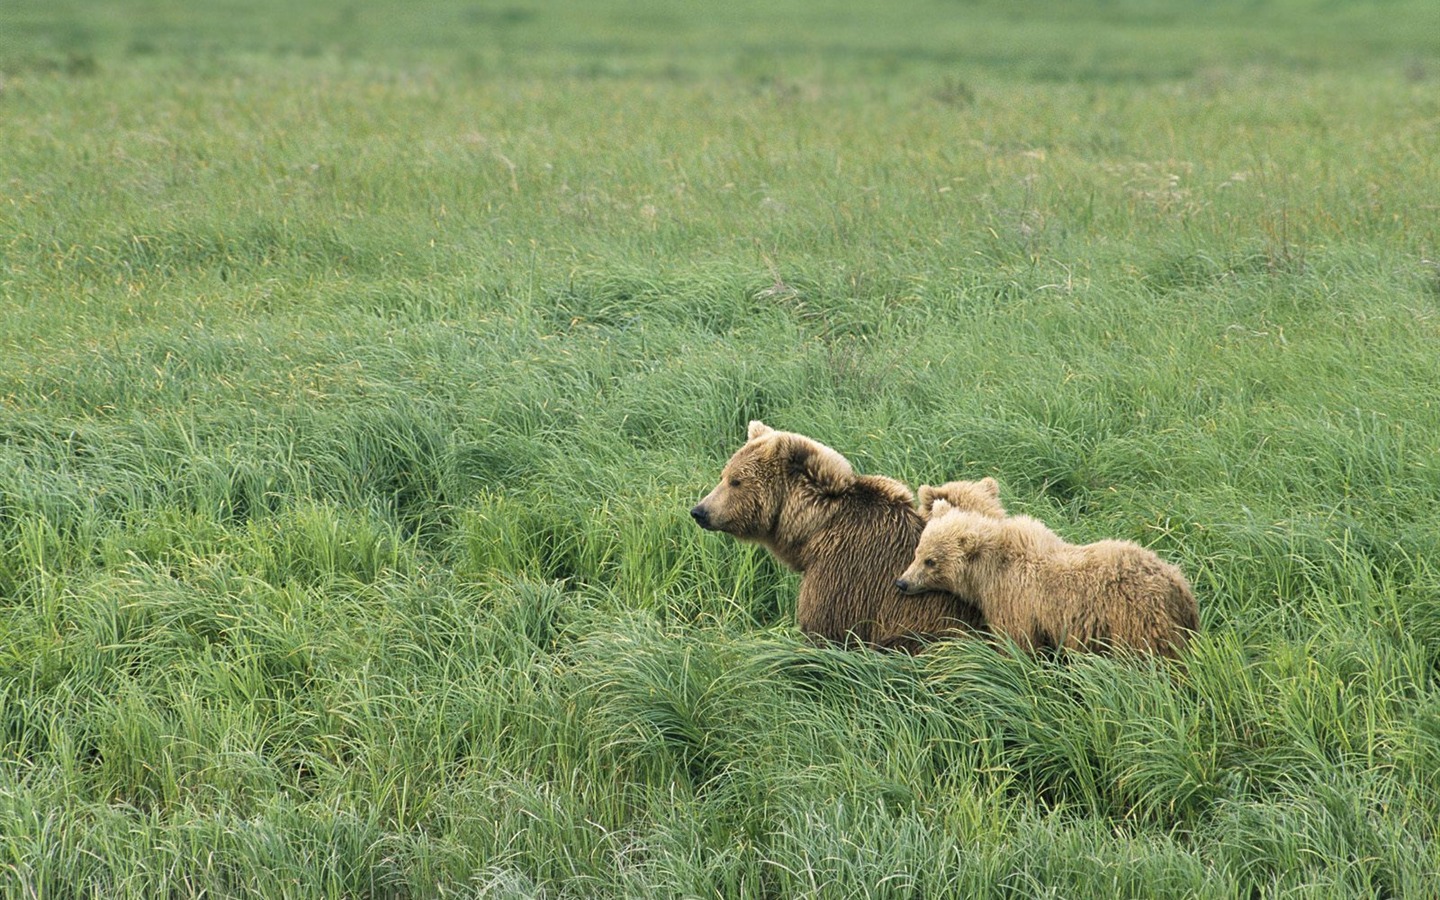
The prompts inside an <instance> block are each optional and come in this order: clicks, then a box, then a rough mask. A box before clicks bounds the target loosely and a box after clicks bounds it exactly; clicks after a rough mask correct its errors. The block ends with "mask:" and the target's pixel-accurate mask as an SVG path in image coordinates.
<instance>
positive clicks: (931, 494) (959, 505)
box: [919, 477, 1005, 519]
mask: <svg viewBox="0 0 1440 900" xmlns="http://www.w3.org/2000/svg"><path fill="white" fill-rule="evenodd" d="M919 497H920V516H921V517H922V518H925V519H929V518H930V516H931V510H932V509H933V508H934V506H935V501H936V500H944V501H945V502H946V503H949V504H950V506H951V507H952V508H954V509H962V510H965V511H967V512H975V513H980V514H981V515H983V516H989V517H991V518H992V519H1003V518H1005V507H1004V506H1001V505H1000V485H999V483H998V482H996V481H995V479H993V478H988V477H987V478H982V479H980V480H979V481H947V482H946V483H944V484H942V485H940V486H939V487H931V486H930V485H928V484H922V485H920V494H919Z"/></svg>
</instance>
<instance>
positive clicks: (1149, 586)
mask: <svg viewBox="0 0 1440 900" xmlns="http://www.w3.org/2000/svg"><path fill="white" fill-rule="evenodd" d="M895 585H896V587H898V588H899V589H900V591H901V592H903V593H906V594H911V593H917V592H928V591H933V590H937V589H938V590H943V591H949V592H952V593H955V594H959V595H961V596H963V597H965V598H967V599H968V600H970V601H971V602H973V603H974V604H975V605H976V606H978V607H979V609H980V612H981V614H982V615H983V616H984V617H985V620H986V622H987V623H988V625H989V626H990V630H991V632H992V633H994V634H995V635H996V636H997V637H1006V638H1009V639H1010V640H1013V641H1014V642H1015V643H1016V644H1017V645H1019V646H1020V647H1023V648H1025V649H1027V650H1031V651H1035V650H1042V649H1065V650H1086V651H1094V652H1107V651H1110V650H1117V651H1119V650H1125V651H1130V652H1141V653H1156V654H1159V655H1161V656H1167V657H1175V656H1178V655H1179V654H1180V653H1181V652H1182V651H1183V650H1184V648H1185V646H1186V644H1187V643H1188V641H1189V636H1190V634H1191V633H1192V632H1194V631H1197V630H1198V629H1199V627H1200V616H1199V610H1198V607H1197V606H1196V603H1195V595H1194V594H1193V593H1192V592H1191V590H1190V584H1189V582H1187V581H1186V580H1185V576H1184V575H1183V574H1182V573H1181V571H1180V569H1179V568H1177V567H1176V566H1173V565H1171V564H1170V563H1167V562H1165V561H1163V560H1162V559H1160V557H1158V556H1156V555H1155V553H1153V552H1152V551H1150V550H1147V549H1145V548H1144V547H1141V546H1140V545H1139V544H1136V543H1133V542H1131V541H1117V540H1104V541H1097V542H1096V543H1093V544H1084V545H1076V544H1071V543H1068V542H1066V541H1065V540H1064V539H1063V538H1061V537H1060V536H1059V535H1057V534H1056V533H1055V532H1053V531H1051V530H1050V529H1049V528H1047V527H1046V526H1045V524H1044V523H1043V522H1040V521H1038V520H1036V519H1032V518H1030V517H1028V516H1009V517H996V516H993V515H989V514H987V513H984V512H976V511H974V510H973V509H962V508H957V507H955V506H953V505H952V504H951V503H950V502H949V501H947V500H946V499H944V498H943V497H940V498H935V499H934V500H933V502H932V504H931V506H930V511H929V521H928V522H927V523H926V525H925V530H924V532H923V533H922V535H921V537H920V543H919V545H918V546H917V547H916V549H915V556H914V558H913V560H912V561H911V563H910V566H909V568H907V569H906V570H905V572H904V573H903V574H901V576H900V577H899V579H897V580H896V582H895Z"/></svg>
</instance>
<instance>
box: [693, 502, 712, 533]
mask: <svg viewBox="0 0 1440 900" xmlns="http://www.w3.org/2000/svg"><path fill="white" fill-rule="evenodd" d="M690 515H691V516H692V517H694V519H695V521H696V523H697V524H699V526H700V527H701V528H709V527H710V510H708V509H706V508H705V507H703V506H697V507H695V508H694V509H692V510H690Z"/></svg>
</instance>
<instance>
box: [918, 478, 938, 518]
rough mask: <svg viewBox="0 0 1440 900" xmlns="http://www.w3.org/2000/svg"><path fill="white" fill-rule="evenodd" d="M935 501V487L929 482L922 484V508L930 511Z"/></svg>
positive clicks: (926, 511) (923, 510)
mask: <svg viewBox="0 0 1440 900" xmlns="http://www.w3.org/2000/svg"><path fill="white" fill-rule="evenodd" d="M934 502H935V489H934V488H933V487H931V486H930V485H928V484H922V485H920V510H921V511H922V512H925V513H929V512H930V504H932V503H934Z"/></svg>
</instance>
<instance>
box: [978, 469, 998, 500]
mask: <svg viewBox="0 0 1440 900" xmlns="http://www.w3.org/2000/svg"><path fill="white" fill-rule="evenodd" d="M977 486H978V487H979V488H980V490H981V491H982V492H983V493H986V494H989V495H990V496H991V497H993V498H995V499H996V500H999V499H1000V482H998V481H996V480H995V479H993V478H991V477H990V476H988V475H987V476H985V477H984V478H982V479H980V481H979V482H977Z"/></svg>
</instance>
